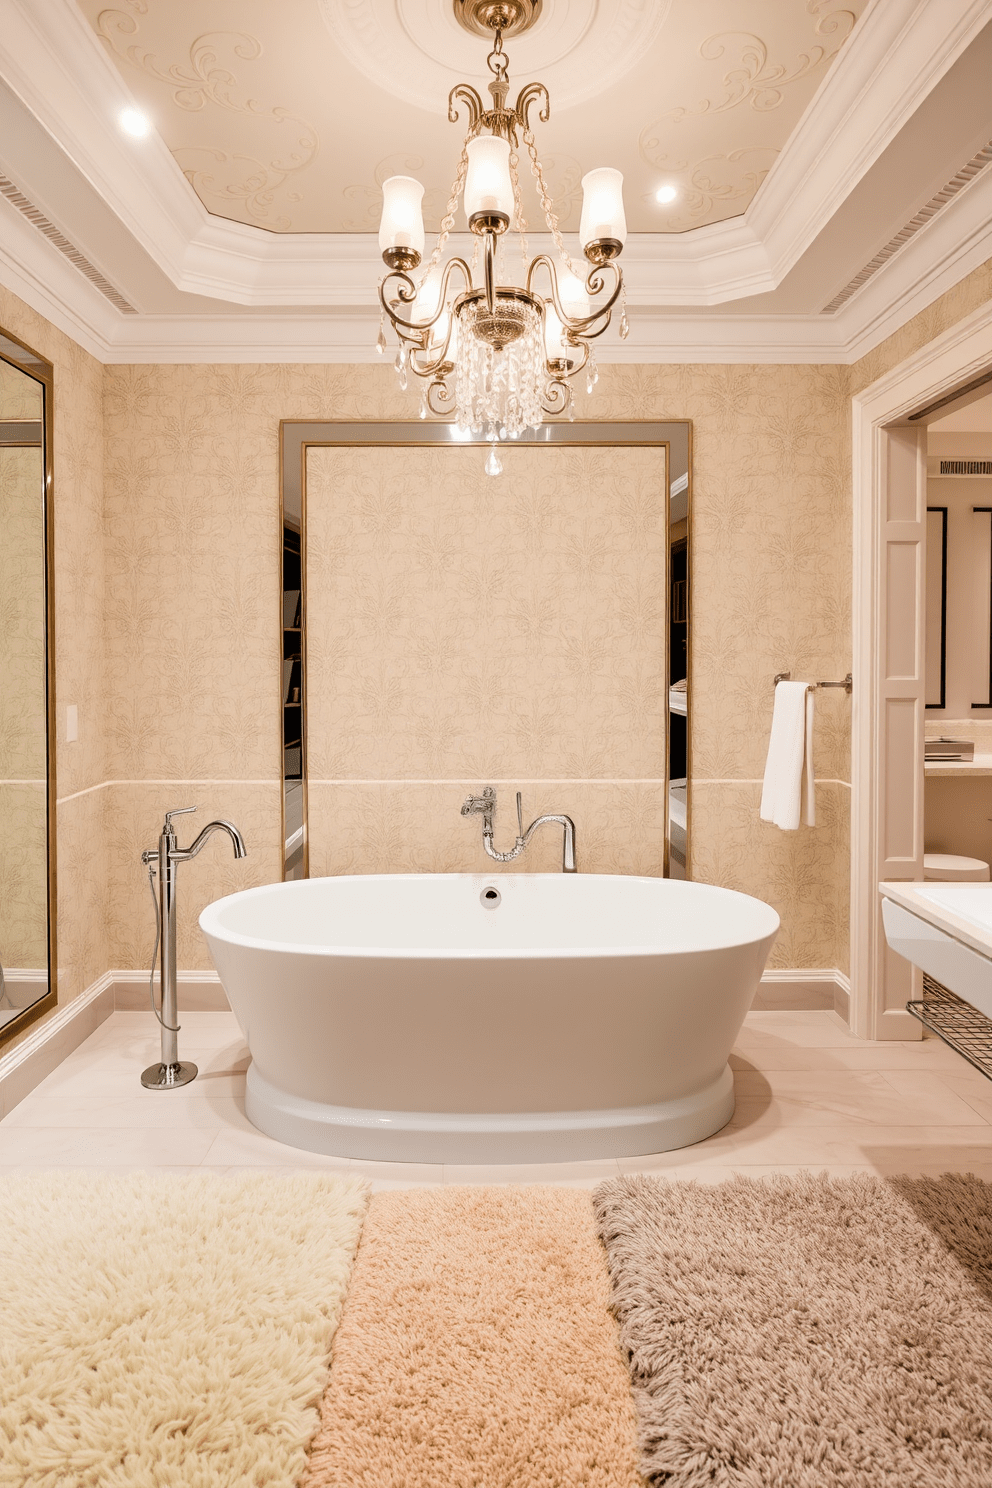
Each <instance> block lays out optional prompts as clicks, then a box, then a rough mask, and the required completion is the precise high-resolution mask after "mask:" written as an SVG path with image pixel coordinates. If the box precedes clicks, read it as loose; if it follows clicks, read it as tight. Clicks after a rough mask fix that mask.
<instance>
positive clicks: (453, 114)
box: [448, 83, 485, 134]
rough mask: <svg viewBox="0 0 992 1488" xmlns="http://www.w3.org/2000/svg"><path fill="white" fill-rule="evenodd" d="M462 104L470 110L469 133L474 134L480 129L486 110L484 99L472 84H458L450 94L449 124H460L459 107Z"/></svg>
mask: <svg viewBox="0 0 992 1488" xmlns="http://www.w3.org/2000/svg"><path fill="white" fill-rule="evenodd" d="M460 103H463V104H464V105H465V107H466V108H467V109H468V127H469V131H470V132H471V133H473V134H474V132H475V131H476V130H477V129H478V127H479V121H480V120H481V118H482V115H483V113H484V112H485V110H484V109H483V106H482V99H481V98H480V97H479V94H478V92H477V91H476V89H475V88H473V87H472V84H471V83H458V85H457V86H456V87H454V88H452V90H451V92H450V93H449V94H448V123H449V124H457V123H458V105H459V104H460Z"/></svg>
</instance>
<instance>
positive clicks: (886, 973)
mask: <svg viewBox="0 0 992 1488" xmlns="http://www.w3.org/2000/svg"><path fill="white" fill-rule="evenodd" d="M989 368H992V303H990V304H987V305H983V306H982V307H981V308H980V309H979V310H977V311H975V312H974V313H973V314H972V315H970V316H968V317H966V318H965V319H964V320H963V321H961V322H959V323H958V324H957V325H956V326H952V327H951V329H950V330H949V331H945V332H944V334H943V335H941V336H938V337H937V338H936V340H934V341H931V342H929V343H928V344H927V345H926V346H924V347H922V348H921V349H920V350H919V351H917V352H915V353H914V354H913V355H912V356H910V357H908V358H907V359H906V360H905V361H904V362H901V363H900V364H899V366H898V367H895V368H893V370H892V371H891V372H887V373H886V374H885V376H884V377H881V378H879V380H878V381H877V382H874V383H872V384H871V386H870V387H867V388H865V389H864V391H863V392H860V393H858V394H857V396H856V397H855V398H854V399H853V402H852V433H853V470H852V474H853V482H854V594H853V611H854V613H853V641H854V695H853V699H852V706H853V717H852V758H851V770H852V774H851V786H852V798H851V1028H852V1030H853V1032H855V1033H856V1034H858V1035H859V1036H860V1037H861V1038H882V1039H885V1038H896V1039H905V1038H918V1037H919V1036H920V1034H921V1032H922V1030H921V1027H920V1024H919V1023H918V1022H917V1020H916V1019H915V1018H913V1017H912V1015H911V1014H909V1013H907V1012H906V1010H905V1002H906V999H907V997H909V996H911V995H913V987H914V978H913V974H912V969H911V968H910V966H909V963H908V962H905V961H902V959H901V958H900V957H896V956H893V955H892V953H891V952H889V951H888V947H887V945H886V942H885V935H884V931H883V929H882V920H881V910H880V898H879V894H878V884H879V882H880V881H881V880H882V879H884V878H890V879H898V878H903V879H912V878H922V876H923V875H922V867H923V721H924V716H925V715H924V711H923V701H924V699H923V687H924V681H925V678H924V645H923V642H924V613H925V584H926V563H925V558H926V551H925V536H926V534H925V524H926V450H925V444H924V440H925V431H923V430H920V429H919V426H918V425H916V424H910V423H909V422H908V416H909V415H910V414H911V413H913V412H915V411H916V410H917V409H920V408H924V407H926V406H927V404H929V403H931V402H934V401H936V400H937V399H938V398H940V397H942V396H944V395H945V394H947V393H949V392H952V391H953V390H954V389H955V388H958V387H961V386H962V385H963V384H964V383H966V382H968V380H969V378H972V377H976V376H978V375H980V374H981V373H982V372H983V371H985V370H987V369H989Z"/></svg>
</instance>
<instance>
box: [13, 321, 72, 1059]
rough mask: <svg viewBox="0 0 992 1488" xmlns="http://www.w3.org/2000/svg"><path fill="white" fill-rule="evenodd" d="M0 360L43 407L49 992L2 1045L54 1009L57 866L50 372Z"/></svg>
mask: <svg viewBox="0 0 992 1488" xmlns="http://www.w3.org/2000/svg"><path fill="white" fill-rule="evenodd" d="M0 360H2V361H5V362H7V363H9V364H10V366H12V367H16V368H17V370H18V371H19V372H23V373H25V374H26V375H27V376H28V377H32V378H34V380H35V381H36V382H40V383H41V385H42V395H43V401H44V424H43V427H44V452H43V453H44V470H45V486H44V492H43V495H42V501H43V506H44V527H45V553H44V561H45V756H46V764H47V770H48V778H47V788H46V792H45V795H46V801H45V815H46V826H47V834H46V835H47V846H48V876H47V882H48V991H47V992H46V993H45V995H44V996H43V997H39V998H38V1001H37V1002H33V1003H32V1004H31V1006H30V1007H26V1008H24V1009H23V1010H22V1011H21V1012H20V1013H19V1014H18V1015H17V1017H16V1018H11V1020H10V1022H9V1023H5V1024H4V1025H3V1027H2V1028H0V1045H3V1044H5V1043H7V1042H9V1040H11V1039H12V1038H14V1037H16V1036H17V1035H18V1034H20V1033H23V1032H24V1030H25V1029H26V1028H27V1027H28V1026H29V1025H30V1024H32V1023H34V1022H35V1021H36V1020H37V1019H38V1018H40V1017H42V1016H43V1015H44V1014H45V1013H47V1012H50V1011H51V1009H52V1008H54V1007H56V1006H57V1005H58V965H59V961H58V894H57V863H56V808H55V801H56V796H57V788H56V785H57V782H56V747H55V745H56V726H55V717H56V715H55V519H54V512H53V501H54V476H53V463H54V462H53V448H54V426H55V395H54V385H55V383H54V369H53V367H52V364H51V362H49V361H47V360H46V359H45V358H44V357H42V356H39V355H38V353H37V352H36V351H34V350H33V348H32V347H30V346H28V345H27V343H26V342H24V341H21V340H20V339H19V337H17V336H13V335H11V333H10V332H9V331H5V330H2V329H0Z"/></svg>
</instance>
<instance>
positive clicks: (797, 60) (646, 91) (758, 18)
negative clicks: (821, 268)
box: [79, 0, 868, 233]
mask: <svg viewBox="0 0 992 1488" xmlns="http://www.w3.org/2000/svg"><path fill="white" fill-rule="evenodd" d="M867 3H868V0H550V3H547V4H546V5H545V6H544V10H543V13H542V15H541V18H540V19H539V21H538V22H537V24H536V25H535V27H534V29H533V31H532V32H530V33H528V34H527V35H525V36H522V37H519V38H517V39H515V40H513V41H511V42H508V43H507V50H508V51H509V53H510V61H511V77H512V78H513V80H514V82H515V83H521V84H522V83H524V82H527V81H530V80H531V78H538V79H539V80H540V81H542V82H545V83H547V85H548V87H549V88H550V90H551V100H552V117H551V121H550V123H549V124H548V125H546V126H543V127H542V129H541V133H540V136H539V142H540V146H541V150H542V155H543V157H544V160H545V166H546V170H547V174H548V178H549V181H550V183H551V187H552V191H553V195H554V197H555V204H556V208H557V210H558V211H559V213H560V216H561V219H562V223H563V226H564V227H565V228H566V230H569V229H574V228H576V227H577V225H578V211H579V201H580V193H579V180H580V178H581V176H582V175H583V174H584V172H585V171H587V170H589V169H591V168H592V167H594V166H597V165H602V164H607V163H608V164H611V165H616V166H618V167H619V168H620V169H621V170H622V171H623V172H624V176H625V178H626V187H625V194H626V202H627V214H628V224H629V227H630V230H631V231H632V232H635V233H636V232H643V233H648V232H650V233H659V232H661V233H681V232H685V231H686V230H688V229H691V228H695V227H702V226H706V225H707V224H710V223H715V222H720V221H723V220H725V219H727V218H730V217H735V216H739V215H740V214H741V213H743V212H744V211H745V209H746V208H747V206H748V204H749V203H750V202H751V200H752V199H753V197H754V195H755V193H756V191H757V190H758V188H759V186H760V185H761V182H762V181H763V180H764V178H765V176H766V175H767V173H768V170H769V169H770V167H771V165H772V164H773V162H774V161H775V159H776V157H777V155H778V153H779V152H780V151H781V149H782V148H783V146H784V145H785V143H786V141H787V140H788V138H789V136H790V135H791V133H792V132H793V130H794V129H795V127H796V125H797V123H798V121H799V119H800V118H801V117H802V115H803V113H804V111H805V109H806V107H807V105H808V104H809V103H810V101H811V99H812V98H813V95H814V94H815V92H816V90H817V89H818V87H819V85H820V84H821V82H822V81H823V79H824V78H825V76H826V75H827V72H828V69H829V68H830V66H831V64H832V63H833V62H834V60H835V59H836V58H837V56H838V54H839V52H840V50H841V48H842V47H843V46H844V44H845V42H846V40H847V38H848V37H849V36H850V34H851V32H852V31H853V29H854V27H855V25H856V23H857V21H858V18H859V17H860V15H861V13H862V12H863V11H864V10H865V8H866V5H867ZM79 4H80V8H81V10H82V11H83V13H84V14H85V16H86V19H87V21H88V22H89V24H90V25H91V26H92V28H93V30H94V31H95V33H96V35H97V36H98V37H99V38H100V41H101V43H102V45H103V46H104V47H105V49H106V51H107V54H108V56H109V57H110V58H111V59H112V61H113V63H114V65H115V66H116V67H117V68H118V70H119V72H120V74H121V77H122V78H123V80H124V82H125V83H126V85H127V87H128V88H129V90H130V91H131V93H132V94H133V96H134V98H135V101H136V103H137V104H138V106H139V107H140V108H142V109H143V110H144V111H145V112H146V113H147V115H148V116H149V118H150V119H151V121H152V123H153V125H154V127H155V128H156V130H157V131H158V133H159V134H160V136H161V137H162V139H163V140H164V141H165V143H166V145H167V146H168V148H169V149H170V150H171V152H172V154H173V155H174V157H175V159H176V160H177V161H178V163H179V165H180V166H181V168H182V170H183V172H184V174H185V175H186V178H187V180H188V181H189V182H190V185H191V186H192V188H193V190H194V191H195V192H196V194H197V196H198V197H199V198H200V200H201V201H202V202H203V204H204V206H205V207H206V208H207V210H208V211H210V212H211V213H213V214H214V215H216V216H219V217H225V218H229V219H231V220H232V221H235V222H242V223H246V224H249V225H252V226H255V227H261V228H265V229H267V230H269V231H272V232H276V233H310V232H337V233H353V232H374V231H375V230H376V228H377V224H378V218H379V209H380V203H381V191H380V187H381V183H382V181H383V180H384V179H385V178H386V177H387V176H389V175H391V174H395V173H397V172H400V173H404V174H411V175H416V176H418V177H419V178H420V179H421V180H422V181H423V182H424V184H425V186H426V188H427V190H426V195H425V201H424V206H425V218H426V221H427V223H428V225H429V226H430V225H432V224H433V225H434V226H436V224H437V221H438V219H439V217H440V215H441V212H442V210H443V207H444V203H445V202H446V200H447V197H448V193H449V189H450V181H451V177H452V175H453V173H454V167H455V163H456V160H457V154H458V145H459V142H460V133H459V130H458V129H456V128H455V127H454V126H451V125H449V124H448V122H447V118H446V106H447V94H448V91H449V89H450V88H451V87H452V86H453V85H454V84H455V83H456V82H459V81H462V80H465V81H472V82H475V83H476V84H477V85H478V84H484V83H485V81H486V80H487V75H486V73H485V43H484V42H482V41H477V40H476V39H474V38H472V37H470V36H468V35H466V33H465V32H463V31H462V30H461V29H460V27H459V26H458V25H457V23H456V22H455V20H454V17H453V15H452V14H451V7H450V4H449V3H448V0H297V3H296V4H294V5H293V6H274V5H273V4H272V3H271V0H116V3H115V4H113V5H110V6H107V5H106V4H104V3H101V0H79ZM662 185H672V186H674V187H675V188H676V191H677V193H678V194H677V196H676V198H675V200H674V201H673V202H671V203H670V204H667V205H661V204H659V203H658V201H657V199H656V193H657V190H658V188H659V186H662ZM525 211H526V212H527V214H528V216H529V218H530V219H531V221H537V220H539V213H538V210H537V199H536V194H534V193H532V194H531V196H530V198H529V199H526V200H525Z"/></svg>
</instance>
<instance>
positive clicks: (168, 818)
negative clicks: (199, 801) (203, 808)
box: [162, 806, 199, 836]
mask: <svg viewBox="0 0 992 1488" xmlns="http://www.w3.org/2000/svg"><path fill="white" fill-rule="evenodd" d="M198 809H199V808H198V807H196V806H177V807H176V808H175V810H174V811H167V812H166V813H165V826H164V827H163V828H162V832H163V834H165V835H166V836H167V835H168V834H169V832H171V831H172V818H173V817H174V816H189V814H190V812H191V811H197V810H198Z"/></svg>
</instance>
